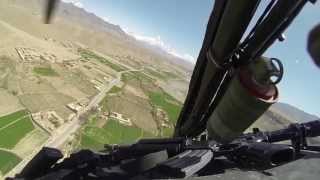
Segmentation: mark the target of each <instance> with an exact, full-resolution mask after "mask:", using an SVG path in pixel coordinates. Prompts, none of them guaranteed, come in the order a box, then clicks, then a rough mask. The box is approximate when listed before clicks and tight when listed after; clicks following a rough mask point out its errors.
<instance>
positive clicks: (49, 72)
mask: <svg viewBox="0 0 320 180" xmlns="http://www.w3.org/2000/svg"><path fill="white" fill-rule="evenodd" d="M33 72H34V73H36V74H38V75H40V76H58V73H57V72H56V71H55V70H54V69H52V68H51V67H34V68H33Z"/></svg>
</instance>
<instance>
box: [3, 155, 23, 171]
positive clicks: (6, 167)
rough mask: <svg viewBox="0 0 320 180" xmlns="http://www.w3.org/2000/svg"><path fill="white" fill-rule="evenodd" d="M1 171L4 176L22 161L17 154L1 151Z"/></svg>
mask: <svg viewBox="0 0 320 180" xmlns="http://www.w3.org/2000/svg"><path fill="white" fill-rule="evenodd" d="M0 157H1V158H0V171H1V173H2V174H6V173H8V172H9V171H10V170H11V169H12V168H14V167H15V166H16V165H17V164H18V163H19V162H20V161H21V159H20V158H19V157H18V156H16V155H15V154H13V153H11V152H7V151H2V150H0Z"/></svg>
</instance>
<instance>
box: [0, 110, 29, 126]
mask: <svg viewBox="0 0 320 180" xmlns="http://www.w3.org/2000/svg"><path fill="white" fill-rule="evenodd" d="M27 114H28V112H27V111H26V110H22V111H17V112H15V113H12V114H9V115H6V116H2V117H0V129H1V128H2V127H4V126H6V125H7V124H9V123H11V122H13V121H15V120H17V119H19V118H21V117H23V116H26V115H27Z"/></svg>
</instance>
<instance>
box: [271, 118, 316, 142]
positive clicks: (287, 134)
mask: <svg viewBox="0 0 320 180" xmlns="http://www.w3.org/2000/svg"><path fill="white" fill-rule="evenodd" d="M316 136H320V121H319V120H316V121H310V122H306V123H301V124H298V123H296V124H291V125H289V127H288V128H285V129H281V130H277V131H272V132H268V133H267V141H268V142H270V143H273V142H279V141H285V140H291V139H293V138H297V137H316Z"/></svg>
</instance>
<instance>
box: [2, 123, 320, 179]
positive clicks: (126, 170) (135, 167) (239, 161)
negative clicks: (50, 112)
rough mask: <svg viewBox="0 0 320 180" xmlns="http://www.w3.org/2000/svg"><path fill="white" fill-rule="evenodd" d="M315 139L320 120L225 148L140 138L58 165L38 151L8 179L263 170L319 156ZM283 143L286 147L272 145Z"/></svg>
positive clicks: (49, 153) (47, 152) (55, 153)
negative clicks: (218, 167)
mask: <svg viewBox="0 0 320 180" xmlns="http://www.w3.org/2000/svg"><path fill="white" fill-rule="evenodd" d="M317 136H320V121H311V122H307V123H301V124H298V123H295V124H290V125H289V126H288V127H287V128H285V129H281V130H277V131H271V132H261V131H259V130H258V129H256V128H254V131H253V132H252V133H248V134H243V135H241V136H239V137H238V138H236V139H235V140H234V141H232V142H230V143H227V144H220V143H217V142H216V141H213V140H208V139H204V138H202V139H201V140H195V139H190V138H166V139H142V140H139V141H137V142H136V143H134V144H131V145H106V148H105V150H103V151H101V152H99V153H94V152H92V151H90V150H81V151H79V152H77V153H74V154H72V155H71V156H70V157H69V158H66V159H64V160H63V161H62V162H58V161H59V160H60V159H61V158H62V153H61V152H60V151H59V150H57V149H52V148H43V149H42V150H41V151H40V152H39V153H38V154H37V155H36V156H35V157H34V158H33V159H32V160H31V161H30V162H29V164H28V165H27V166H26V167H25V168H24V169H23V170H22V172H21V173H20V174H18V175H17V176H16V178H8V180H9V179H25V180H29V179H39V180H40V179H41V180H42V179H43V180H46V179H69V180H70V179H108V178H110V179H113V178H118V179H131V178H133V179H134V178H136V179H141V178H155V177H156V178H186V177H190V176H194V175H196V174H197V173H198V172H199V171H201V170H202V169H204V168H205V167H206V166H207V165H208V164H209V163H210V162H212V161H213V160H214V159H216V158H219V157H225V158H226V159H228V160H230V161H232V162H234V163H235V164H236V165H237V166H238V167H240V168H253V169H268V168H271V167H274V166H278V165H281V164H283V163H287V162H290V161H292V160H295V159H296V158H298V157H299V156H298V155H300V150H311V151H320V148H317V146H308V144H307V140H306V138H308V137H317ZM286 140H290V141H291V145H290V144H278V143H277V142H282V141H286ZM273 143H276V144H273ZM57 162H58V163H57ZM205 169H206V171H210V168H205Z"/></svg>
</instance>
